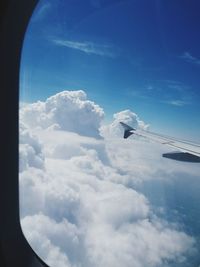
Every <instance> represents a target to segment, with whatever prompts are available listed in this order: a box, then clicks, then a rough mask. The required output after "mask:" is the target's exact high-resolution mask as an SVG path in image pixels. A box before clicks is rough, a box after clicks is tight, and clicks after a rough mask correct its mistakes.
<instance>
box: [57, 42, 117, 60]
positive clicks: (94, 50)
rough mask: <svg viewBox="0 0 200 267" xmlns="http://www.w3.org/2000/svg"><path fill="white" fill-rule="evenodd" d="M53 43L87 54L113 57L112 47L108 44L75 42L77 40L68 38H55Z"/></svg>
mask: <svg viewBox="0 0 200 267" xmlns="http://www.w3.org/2000/svg"><path fill="white" fill-rule="evenodd" d="M53 43H54V44H56V45H59V46H63V47H67V48H71V49H75V50H79V51H81V52H84V53H86V54H88V55H92V54H94V55H98V56H106V57H111V58H112V57H114V56H115V55H114V53H113V47H112V46H110V45H102V44H96V43H93V42H87V41H85V42H77V41H70V40H60V39H55V40H53Z"/></svg>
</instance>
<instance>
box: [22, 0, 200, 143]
mask: <svg viewBox="0 0 200 267" xmlns="http://www.w3.org/2000/svg"><path fill="white" fill-rule="evenodd" d="M199 10H200V3H199V1H195V0H191V1H181V0H179V1H178V0H174V1H167V0H166V1H164V0H163V1H161V0H127V1H126V0H124V1H117V0H116V1H114V0H85V1H82V0H73V1H72V0H43V1H40V2H39V4H38V6H37V8H36V10H35V12H34V14H33V16H32V19H31V21H30V24H29V27H28V29H27V33H26V36H25V41H24V46H23V51H22V61H21V71H20V76H21V77H20V88H21V92H20V100H21V101H25V102H34V101H36V100H45V99H46V98H47V97H49V96H51V95H53V94H55V93H57V92H59V91H62V90H79V89H83V90H85V91H86V93H87V95H88V98H89V99H90V100H93V101H95V102H96V103H98V104H99V105H100V106H101V107H103V109H104V111H105V113H106V120H109V119H111V117H112V114H113V113H115V112H118V111H121V110H124V109H130V110H132V111H134V112H136V113H137V114H138V115H139V117H140V118H141V119H142V120H144V121H145V122H146V123H149V124H150V125H151V128H150V129H151V130H152V131H157V132H162V133H165V134H168V135H175V136H177V137H182V138H186V139H193V140H197V141H200V137H199V133H200V117H199V103H200V92H199V84H200V50H199V47H200V38H199V25H200V16H199Z"/></svg>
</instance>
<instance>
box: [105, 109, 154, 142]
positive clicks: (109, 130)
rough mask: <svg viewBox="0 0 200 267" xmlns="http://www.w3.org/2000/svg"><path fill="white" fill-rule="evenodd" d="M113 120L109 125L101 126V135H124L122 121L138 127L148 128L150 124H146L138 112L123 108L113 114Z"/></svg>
mask: <svg viewBox="0 0 200 267" xmlns="http://www.w3.org/2000/svg"><path fill="white" fill-rule="evenodd" d="M113 119H114V120H113V122H112V123H111V124H109V125H104V126H102V127H101V135H102V136H104V137H109V136H110V137H114V136H115V137H120V136H122V132H123V129H122V128H121V126H120V123H119V122H120V121H122V122H124V123H126V124H128V125H130V126H132V127H133V128H135V129H137V128H140V129H147V128H148V127H149V125H147V124H145V123H144V122H143V121H142V120H140V119H139V117H138V116H137V114H135V113H134V112H132V111H130V110H123V111H121V112H118V113H115V114H114V115H113Z"/></svg>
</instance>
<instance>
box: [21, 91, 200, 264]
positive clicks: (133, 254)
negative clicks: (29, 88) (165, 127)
mask: <svg viewBox="0 0 200 267" xmlns="http://www.w3.org/2000/svg"><path fill="white" fill-rule="evenodd" d="M103 114H104V113H103V110H102V109H101V108H100V107H99V106H98V105H96V104H94V103H93V102H91V101H89V100H88V99H87V96H86V94H85V93H84V92H83V91H64V92H61V93H59V94H57V95H55V96H52V97H50V98H48V99H47V100H46V101H45V102H37V103H34V104H26V105H23V106H22V107H21V110H20V116H21V117H20V120H21V127H20V203H21V224H22V229H23V231H24V233H25V235H26V237H27V239H28V240H29V242H30V244H31V246H32V247H33V248H34V250H35V251H36V252H37V253H38V255H39V256H40V257H42V258H43V260H45V261H46V262H47V263H48V264H49V265H50V266H56V267H63V266H65V267H66V266H71V267H72V266H73V267H86V266H87V267H90V266H91V267H102V266H106V267H111V266H116V267H118V266H119V267H121V266H127V267H129V266H130V267H132V266H134V267H146V266H150V267H151V266H152V267H154V266H156V267H158V266H172V264H174V263H175V264H177V266H186V265H184V264H186V263H187V257H188V255H192V253H193V254H194V253H195V252H196V250H195V249H196V248H195V244H196V241H195V239H194V237H192V236H189V235H188V234H187V233H186V232H184V231H183V229H182V226H181V225H180V224H179V223H178V222H175V221H174V222H173V223H172V222H169V221H168V220H167V219H166V218H165V216H164V214H165V208H166V207H165V205H164V202H162V201H160V202H159V203H157V204H156V205H155V202H153V198H152V197H151V196H150V195H151V194H149V195H148V194H145V190H144V189H145V185H146V184H147V183H148V182H149V181H151V182H152V183H159V182H160V181H162V183H166V181H167V183H168V182H169V183H173V181H174V177H178V176H180V174H181V173H182V175H185V177H195V175H196V173H198V172H197V170H198V168H199V167H198V166H193V168H188V166H186V167H184V168H182V169H181V171H180V165H179V163H176V162H175V163H174V162H172V161H170V160H166V159H163V158H161V157H160V153H162V149H163V148H161V146H160V145H156V144H154V143H149V142H147V140H143V139H141V140H140V139H134V140H133V139H131V138H130V139H128V140H123V139H122V138H121V134H122V132H121V131H122V129H121V128H120V126H119V123H118V122H119V121H121V120H123V121H124V122H126V123H129V124H131V125H132V126H133V127H139V128H140V127H141V128H143V129H144V128H146V124H145V123H144V122H142V121H141V120H140V119H139V118H138V116H137V115H136V114H135V113H133V112H131V111H129V110H126V111H122V112H119V113H116V114H115V115H114V119H113V122H112V123H111V124H110V125H107V126H102V119H103ZM99 129H100V130H99ZM99 132H100V133H101V135H102V136H103V137H104V138H100V134H99ZM133 142H134V146H133ZM133 148H134V149H133ZM158 209H159V212H157V211H158ZM161 210H162V212H160V211H161ZM161 213H162V216H161V215H160V214H161ZM181 264H182V265H181Z"/></svg>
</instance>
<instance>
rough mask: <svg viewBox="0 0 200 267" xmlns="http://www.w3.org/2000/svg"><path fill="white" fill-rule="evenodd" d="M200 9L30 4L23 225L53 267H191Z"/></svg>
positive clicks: (197, 231) (196, 225) (23, 100)
mask: <svg viewBox="0 0 200 267" xmlns="http://www.w3.org/2000/svg"><path fill="white" fill-rule="evenodd" d="M199 12H200V4H199V2H198V1H195V0H191V1H178V0H175V1H167V0H166V1H164V0H163V1H157V0H125V1H121V0H107V1H105V0H85V1H82V0H41V1H39V4H38V5H37V7H36V9H35V11H34V13H33V16H32V18H31V20H30V23H29V26H28V29H27V32H26V35H25V39H24V45H23V51H22V58H21V70H20V110H19V113H20V144H19V156H20V160H19V179H20V218H21V225H22V229H23V232H24V234H25V236H26V238H27V240H28V241H29V243H30V245H31V246H32V247H33V249H34V250H35V251H36V253H37V254H38V255H39V256H40V257H41V258H42V259H43V260H44V261H45V262H46V263H47V264H49V265H50V266H52V267H53V266H55V267H63V266H65V267H66V266H70V267H86V266H87V267H103V266H106V267H113V266H115V267H121V266H125V267H132V266H134V267H139V266H140V267H146V266H150V267H158V266H166V267H175V266H176V267H190V266H199V264H200V205H199V204H200V194H199V191H200V175H199V173H200V145H199V143H200V137H199V133H200V116H199V103H200V93H199V82H200V75H199V74H200V50H199V47H200V38H199V25H200V17H199ZM171 136H173V138H171ZM186 140H189V141H186Z"/></svg>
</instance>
